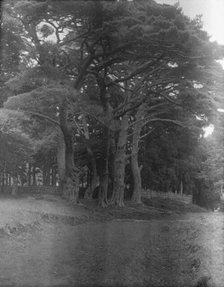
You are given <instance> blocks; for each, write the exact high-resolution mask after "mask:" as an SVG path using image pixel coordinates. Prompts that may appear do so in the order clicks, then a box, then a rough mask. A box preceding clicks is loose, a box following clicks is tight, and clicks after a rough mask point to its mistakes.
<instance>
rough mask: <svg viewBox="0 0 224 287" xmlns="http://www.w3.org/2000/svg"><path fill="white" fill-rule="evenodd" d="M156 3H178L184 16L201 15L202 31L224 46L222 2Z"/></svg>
mask: <svg viewBox="0 0 224 287" xmlns="http://www.w3.org/2000/svg"><path fill="white" fill-rule="evenodd" d="M156 2H158V3H165V4H171V5H173V4H175V3H177V2H179V4H180V6H181V7H182V8H183V12H184V14H186V15H187V16H189V17H191V18H194V17H195V16H196V15H199V14H202V15H203V16H202V20H203V23H204V30H206V31H207V32H208V33H209V35H210V36H211V40H213V41H217V42H218V43H220V44H224V0H179V1H178V0H156Z"/></svg>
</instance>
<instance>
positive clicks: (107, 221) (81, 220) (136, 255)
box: [0, 196, 224, 287]
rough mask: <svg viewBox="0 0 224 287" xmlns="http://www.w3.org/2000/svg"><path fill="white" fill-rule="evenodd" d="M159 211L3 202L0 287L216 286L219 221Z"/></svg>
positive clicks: (223, 266) (223, 228) (220, 268)
mask: <svg viewBox="0 0 224 287" xmlns="http://www.w3.org/2000/svg"><path fill="white" fill-rule="evenodd" d="M148 204H150V202H148ZM161 205H164V203H161V201H159V200H158V201H156V200H155V199H154V201H151V206H143V207H134V206H131V205H129V206H128V207H127V208H125V209H123V210H121V209H106V210H101V209H99V208H94V209H91V210H90V209H88V208H86V207H84V206H76V207H73V206H72V205H70V204H69V203H67V202H65V201H62V200H60V199H59V198H57V197H54V196H44V197H41V198H38V197H36V198H35V197H34V196H29V197H23V198H18V199H12V198H2V199H1V201H0V238H1V245H0V254H1V256H0V286H194V285H195V283H196V282H197V281H198V280H199V279H200V278H201V277H203V276H207V277H210V283H211V286H218V287H221V286H223V282H224V250H223V249H224V224H223V222H224V216H223V214H222V213H213V212H202V211H203V210H202V209H200V208H197V207H194V206H190V207H189V206H186V208H185V209H184V208H183V206H182V211H181V210H180V206H179V207H178V204H175V207H176V209H175V208H174V207H172V204H171V205H170V202H169V201H168V202H167V205H164V206H163V207H162V206H161ZM172 208H173V209H175V212H174V211H172V210H171V209H172ZM186 211H187V212H186ZM189 211H191V212H189ZM192 211H194V212H192ZM196 211H200V212H196Z"/></svg>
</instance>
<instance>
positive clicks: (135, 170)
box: [131, 109, 142, 203]
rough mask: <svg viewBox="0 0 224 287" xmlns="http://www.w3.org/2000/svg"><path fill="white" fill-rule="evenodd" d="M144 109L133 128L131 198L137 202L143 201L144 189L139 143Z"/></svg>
mask: <svg viewBox="0 0 224 287" xmlns="http://www.w3.org/2000/svg"><path fill="white" fill-rule="evenodd" d="M141 117H142V109H139V110H138V112H137V114H136V123H135V125H134V128H133V138H132V152H131V169H132V175H133V181H134V189H133V194H132V198H131V200H132V201H133V202H136V203H141V191H142V180H141V170H140V167H139V164H138V150H139V147H138V143H139V138H140V134H141V128H142V122H141Z"/></svg>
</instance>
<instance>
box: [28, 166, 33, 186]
mask: <svg viewBox="0 0 224 287" xmlns="http://www.w3.org/2000/svg"><path fill="white" fill-rule="evenodd" d="M31 172H32V169H31V163H28V185H29V186H30V185H31Z"/></svg>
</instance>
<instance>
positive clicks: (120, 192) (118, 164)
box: [111, 115, 128, 207]
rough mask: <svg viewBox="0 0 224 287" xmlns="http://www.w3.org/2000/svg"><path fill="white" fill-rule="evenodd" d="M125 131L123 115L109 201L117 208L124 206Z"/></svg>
mask: <svg viewBox="0 0 224 287" xmlns="http://www.w3.org/2000/svg"><path fill="white" fill-rule="evenodd" d="M127 129H128V116H127V115H124V116H123V119H122V120H121V126H120V132H119V137H118V143H117V148H116V154H115V157H114V185H113V194H112V199H111V203H112V204H114V205H116V206H119V207H123V206H124V188H125V184H124V177H125V166H126V143H127Z"/></svg>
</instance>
